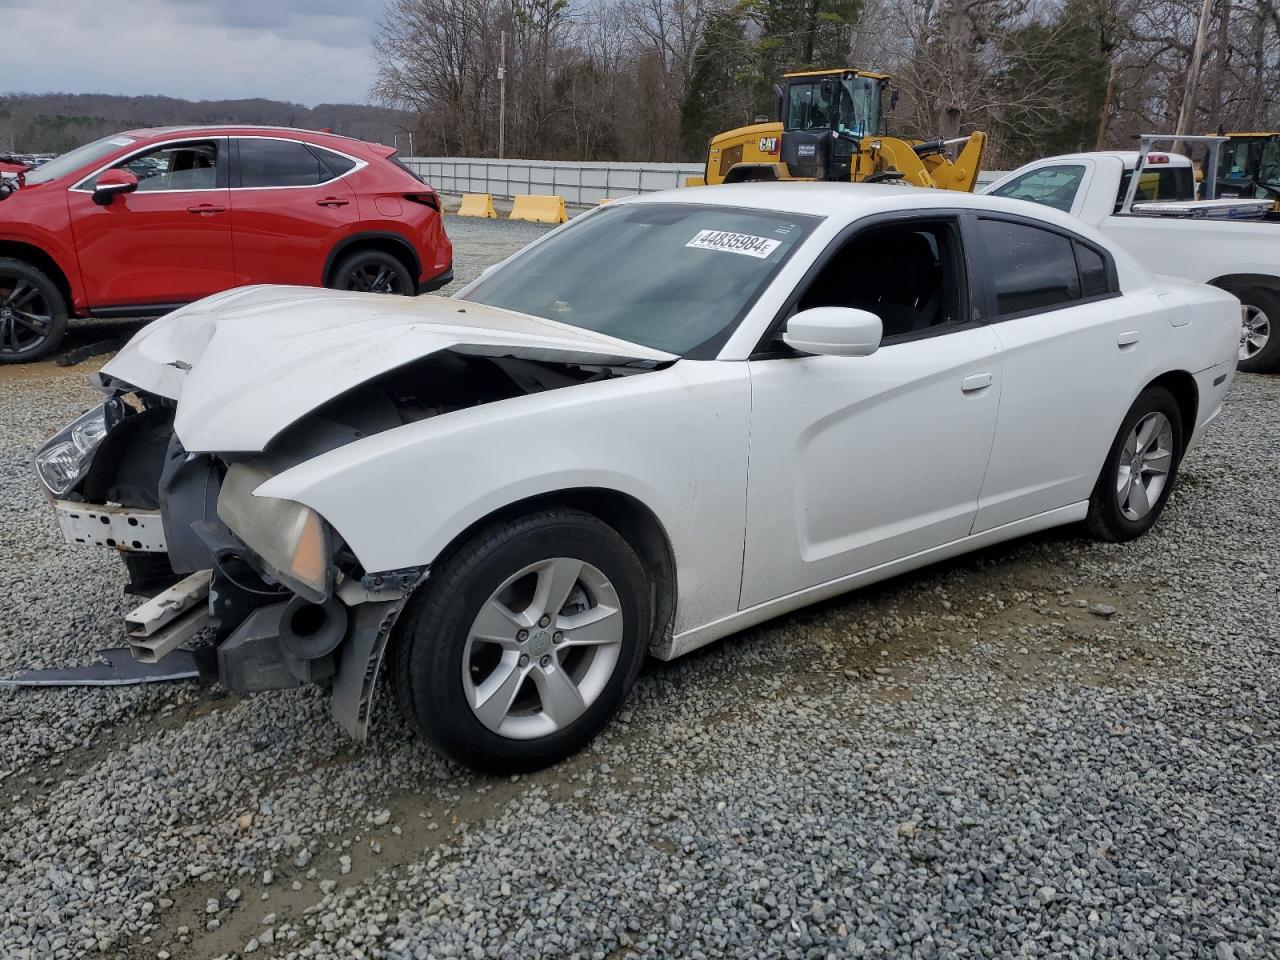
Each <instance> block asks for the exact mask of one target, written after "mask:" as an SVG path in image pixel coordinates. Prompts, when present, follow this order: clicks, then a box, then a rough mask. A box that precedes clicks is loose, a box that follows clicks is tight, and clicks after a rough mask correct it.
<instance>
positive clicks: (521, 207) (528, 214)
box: [510, 193, 569, 223]
mask: <svg viewBox="0 0 1280 960" xmlns="http://www.w3.org/2000/svg"><path fill="white" fill-rule="evenodd" d="M510 219H512V220H532V221H533V222H534V223H564V222H565V221H566V220H568V219H569V217H568V215H567V214H566V213H565V212H564V197H546V196H536V195H534V194H528V193H522V194H517V196H516V198H515V202H514V204H513V205H512V207H511V217H510Z"/></svg>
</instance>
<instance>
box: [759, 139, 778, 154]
mask: <svg viewBox="0 0 1280 960" xmlns="http://www.w3.org/2000/svg"><path fill="white" fill-rule="evenodd" d="M760 152H761V153H777V152H778V138H777V137H761V138H760Z"/></svg>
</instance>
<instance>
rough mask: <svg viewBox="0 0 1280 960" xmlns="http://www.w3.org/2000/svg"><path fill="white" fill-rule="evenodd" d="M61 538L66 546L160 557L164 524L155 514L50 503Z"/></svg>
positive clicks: (90, 505)
mask: <svg viewBox="0 0 1280 960" xmlns="http://www.w3.org/2000/svg"><path fill="white" fill-rule="evenodd" d="M53 512H54V515H55V516H56V517H57V519H58V528H59V529H60V530H61V531H62V537H63V539H64V540H66V541H67V543H70V544H77V543H78V544H87V545H89V546H94V547H114V548H115V549H116V550H132V551H137V552H139V553H164V552H166V551H167V550H168V549H169V548H168V547H167V546H166V545H165V539H164V521H163V520H162V519H161V517H160V511H159V510H134V509H131V508H129V507H116V506H112V505H110V504H88V503H74V502H72V501H70V500H54V501H53Z"/></svg>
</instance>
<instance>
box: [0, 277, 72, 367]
mask: <svg viewBox="0 0 1280 960" xmlns="http://www.w3.org/2000/svg"><path fill="white" fill-rule="evenodd" d="M66 330H67V302H66V300H65V298H64V297H63V296H62V291H60V290H59V289H58V285H57V284H55V283H54V282H53V281H52V280H51V279H49V276H48V275H47V274H45V273H44V272H43V271H42V270H38V269H36V268H35V267H33V266H31V264H29V263H24V262H23V261H21V260H13V259H9V258H0V363H28V362H30V361H32V360H39V359H40V358H41V357H45V356H48V355H49V353H50V352H52V351H53V350H54V348H56V347H57V346H58V344H59V343H60V342H61V341H62V335H63V334H64V333H65V332H66Z"/></svg>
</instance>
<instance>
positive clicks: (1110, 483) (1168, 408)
mask: <svg viewBox="0 0 1280 960" xmlns="http://www.w3.org/2000/svg"><path fill="white" fill-rule="evenodd" d="M1182 429H1183V428H1182V413H1181V412H1180V411H1179V409H1178V403H1177V401H1176V400H1174V399H1173V394H1171V393H1170V392H1169V391H1168V390H1166V389H1164V387H1148V388H1147V389H1146V390H1143V391H1142V393H1141V394H1139V396H1138V399H1137V400H1135V401H1134V402H1133V406H1132V407H1130V408H1129V413H1128V414H1127V415H1126V416H1125V418H1124V422H1123V423H1122V424H1120V430H1119V432H1118V433H1117V434H1116V438H1115V440H1114V441H1113V442H1112V444H1111V452H1110V453H1108V454H1107V461H1106V463H1104V464H1103V466H1102V474H1101V475H1100V476H1099V477H1098V482H1097V484H1096V485H1095V486H1094V488H1093V496H1092V497H1091V498H1090V499H1089V514H1088V517H1087V519H1086V520H1085V523H1086V525H1087V526H1088V528H1089V532H1090V533H1091V534H1092V535H1093V536H1094V537H1096V538H1097V539H1099V540H1109V541H1113V542H1114V541H1124V540H1133V539H1135V538H1136V537H1140V536H1142V535H1143V534H1144V533H1146V532H1147V531H1148V530H1150V529H1151V527H1152V525H1153V524H1155V522H1156V519H1157V518H1158V517H1159V516H1160V513H1161V511H1163V510H1164V505H1165V503H1166V502H1167V501H1168V499H1169V493H1170V491H1171V490H1172V489H1173V481H1174V478H1175V477H1176V476H1177V473H1178V461H1179V459H1180V458H1181V457H1182Z"/></svg>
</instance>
